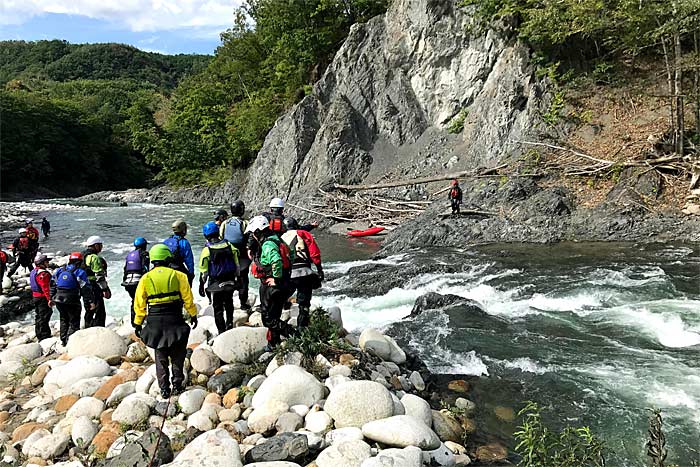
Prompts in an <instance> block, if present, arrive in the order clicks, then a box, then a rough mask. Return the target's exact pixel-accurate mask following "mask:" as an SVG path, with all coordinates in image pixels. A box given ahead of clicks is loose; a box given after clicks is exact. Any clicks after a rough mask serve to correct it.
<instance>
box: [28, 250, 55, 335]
mask: <svg viewBox="0 0 700 467" xmlns="http://www.w3.org/2000/svg"><path fill="white" fill-rule="evenodd" d="M34 264H35V268H34V269H32V272H31V274H30V275H29V285H30V287H31V289H32V304H33V305H34V330H35V333H36V339H37V340H38V341H42V340H44V339H47V338H49V337H51V328H50V327H49V321H50V320H51V314H52V313H53V310H52V308H53V306H54V302H53V300H52V299H51V273H50V272H49V271H48V268H49V258H48V256H46V255H44V254H40V255H39V256H37V257H36V259H35V260H34Z"/></svg>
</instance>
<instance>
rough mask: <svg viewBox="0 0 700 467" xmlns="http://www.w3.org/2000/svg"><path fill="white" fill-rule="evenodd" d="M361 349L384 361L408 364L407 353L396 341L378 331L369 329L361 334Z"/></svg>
mask: <svg viewBox="0 0 700 467" xmlns="http://www.w3.org/2000/svg"><path fill="white" fill-rule="evenodd" d="M360 348H361V349H362V350H364V351H365V352H367V353H370V354H372V355H375V356H377V357H379V358H381V359H382V360H387V361H392V362H394V363H396V364H397V365H401V364H403V363H406V353H405V352H404V351H403V349H401V347H399V345H398V344H397V343H396V341H395V340H394V339H392V338H391V337H389V336H385V335H384V334H382V333H381V332H379V331H377V330H376V329H372V328H367V329H365V330H364V331H362V334H360Z"/></svg>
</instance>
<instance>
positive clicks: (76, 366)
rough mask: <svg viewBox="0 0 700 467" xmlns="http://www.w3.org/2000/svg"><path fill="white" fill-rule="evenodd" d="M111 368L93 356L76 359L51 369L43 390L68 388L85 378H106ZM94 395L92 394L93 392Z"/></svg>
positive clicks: (45, 379)
mask: <svg viewBox="0 0 700 467" xmlns="http://www.w3.org/2000/svg"><path fill="white" fill-rule="evenodd" d="M111 371H112V370H111V368H110V367H109V365H108V364H107V362H105V361H104V360H102V359H101V358H98V357H94V356H82V357H76V358H74V359H72V360H71V361H69V362H68V363H66V364H65V365H61V366H57V367H55V368H52V369H51V371H49V372H48V374H47V375H46V377H45V378H44V390H45V391H46V389H47V386H51V385H53V386H55V387H57V388H66V387H70V386H71V385H73V384H74V383H76V382H78V381H80V380H84V379H87V378H94V377H102V376H107V375H108V374H110V373H111ZM93 393H94V392H93Z"/></svg>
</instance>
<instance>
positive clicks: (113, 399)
mask: <svg viewBox="0 0 700 467" xmlns="http://www.w3.org/2000/svg"><path fill="white" fill-rule="evenodd" d="M135 392H136V381H127V382H126V383H122V384H120V385H118V386H117V387H115V388H114V390H113V391H112V393H111V394H110V395H109V397H108V398H107V407H116V406H117V405H119V403H120V402H121V401H122V400H124V398H125V397H126V396H129V395H131V394H134V393H135Z"/></svg>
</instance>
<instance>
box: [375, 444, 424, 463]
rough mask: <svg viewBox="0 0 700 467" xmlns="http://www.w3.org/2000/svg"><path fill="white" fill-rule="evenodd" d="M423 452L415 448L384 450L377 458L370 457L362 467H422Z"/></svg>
mask: <svg viewBox="0 0 700 467" xmlns="http://www.w3.org/2000/svg"><path fill="white" fill-rule="evenodd" d="M422 466H423V451H421V450H420V449H419V448H417V447H415V446H408V447H405V448H403V449H396V448H394V449H384V450H382V451H379V454H377V456H376V457H370V458H369V459H367V460H365V461H364V462H363V463H362V467H422Z"/></svg>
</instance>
